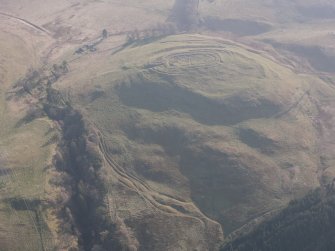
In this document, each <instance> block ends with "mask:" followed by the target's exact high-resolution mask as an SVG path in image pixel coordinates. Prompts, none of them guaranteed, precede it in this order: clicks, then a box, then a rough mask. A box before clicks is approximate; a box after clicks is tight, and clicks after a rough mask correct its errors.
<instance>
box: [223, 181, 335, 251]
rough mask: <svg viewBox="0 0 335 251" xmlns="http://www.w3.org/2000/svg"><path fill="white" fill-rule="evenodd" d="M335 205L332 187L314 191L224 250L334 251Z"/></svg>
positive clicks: (228, 244)
mask: <svg viewBox="0 0 335 251" xmlns="http://www.w3.org/2000/svg"><path fill="white" fill-rule="evenodd" d="M334 203H335V198H334V188H333V187H328V188H322V189H318V190H315V191H313V192H311V193H309V194H308V195H307V196H306V197H304V198H302V199H300V200H295V201H292V202H291V203H290V204H289V205H288V207H287V208H285V209H284V210H283V211H281V212H280V213H279V214H278V215H276V216H275V217H273V218H272V219H270V220H267V221H266V222H264V223H262V224H261V225H260V226H258V227H257V228H256V229H255V230H253V231H251V232H250V233H247V234H243V235H242V236H240V237H238V238H236V239H235V240H233V241H232V242H230V243H227V244H226V245H225V247H224V248H222V249H221V250H222V251H230V250H236V251H237V250H239V251H242V250H260V251H261V250H274V251H277V250H278V251H279V250H288V251H290V250H292V251H293V250H306V251H308V250H313V251H321V250H332V249H333V248H334V245H335V243H334V238H333V236H334V234H335V228H334V221H335V214H334V205H335V204H334Z"/></svg>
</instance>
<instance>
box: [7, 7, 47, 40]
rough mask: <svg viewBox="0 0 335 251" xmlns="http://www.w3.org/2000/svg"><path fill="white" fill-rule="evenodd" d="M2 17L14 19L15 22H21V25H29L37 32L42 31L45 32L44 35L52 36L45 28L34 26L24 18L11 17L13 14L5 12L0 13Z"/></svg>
mask: <svg viewBox="0 0 335 251" xmlns="http://www.w3.org/2000/svg"><path fill="white" fill-rule="evenodd" d="M0 15H1V16H5V17H9V18H12V19H15V20H17V21H20V22H21V23H24V24H26V25H28V26H30V27H32V28H34V29H35V30H38V31H40V32H43V33H44V34H46V35H48V36H49V35H50V32H49V31H48V30H46V29H44V28H43V27H41V26H38V25H36V24H34V23H32V22H30V21H28V20H26V19H23V18H20V17H17V16H14V15H11V14H8V13H4V12H0Z"/></svg>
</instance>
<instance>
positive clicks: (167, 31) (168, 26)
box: [127, 23, 178, 43]
mask: <svg viewBox="0 0 335 251" xmlns="http://www.w3.org/2000/svg"><path fill="white" fill-rule="evenodd" d="M177 32H178V28H177V26H176V25H175V24H174V23H165V24H161V23H159V24H157V25H156V26H155V27H153V28H151V29H146V30H142V31H140V30H138V29H135V30H133V31H131V32H129V33H128V34H127V43H134V42H138V41H141V40H150V39H154V38H159V37H164V36H169V35H173V34H176V33H177Z"/></svg>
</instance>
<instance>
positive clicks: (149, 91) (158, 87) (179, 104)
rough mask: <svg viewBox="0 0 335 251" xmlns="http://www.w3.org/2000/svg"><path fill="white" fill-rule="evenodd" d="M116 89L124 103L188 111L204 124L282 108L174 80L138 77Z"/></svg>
mask: <svg viewBox="0 0 335 251" xmlns="http://www.w3.org/2000/svg"><path fill="white" fill-rule="evenodd" d="M117 93H118V95H119V97H120V99H121V101H122V103H123V104H125V105H127V106H131V107H136V108H140V109H147V110H150V111H153V112H164V111H168V110H175V111H178V112H181V113H186V114H189V115H190V116H191V117H192V118H193V119H194V120H195V121H197V122H199V123H202V124H205V125H227V126H229V125H234V124H238V123H240V122H242V121H245V120H248V119H256V118H263V117H264V118H267V117H272V116H274V115H275V114H277V113H278V112H279V111H280V110H281V106H280V105H279V104H275V103H273V102H272V101H270V100H268V99H265V98H262V97H259V98H257V99H251V98H250V97H249V96H248V95H247V94H244V93H241V94H240V95H233V96H230V97H227V98H224V99H214V98H213V99H212V98H209V97H206V96H204V95H201V94H199V93H196V92H193V91H192V90H189V89H185V88H182V87H180V86H177V85H176V84H173V83H171V82H170V83H167V82H166V83H151V82H144V81H139V82H137V83H135V82H131V83H128V84H122V85H120V86H118V87H117Z"/></svg>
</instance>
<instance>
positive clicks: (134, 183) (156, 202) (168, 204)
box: [98, 132, 216, 226]
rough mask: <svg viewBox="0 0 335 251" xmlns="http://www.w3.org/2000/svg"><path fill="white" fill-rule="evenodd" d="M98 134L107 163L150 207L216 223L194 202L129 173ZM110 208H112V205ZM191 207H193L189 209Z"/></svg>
mask: <svg viewBox="0 0 335 251" xmlns="http://www.w3.org/2000/svg"><path fill="white" fill-rule="evenodd" d="M98 136H99V148H100V151H101V153H102V154H103V156H104V160H105V162H106V164H107V165H108V166H110V167H111V168H112V169H113V171H114V172H115V173H116V174H117V176H118V177H117V178H118V180H119V182H120V183H122V184H123V185H125V186H126V187H127V188H128V189H130V190H132V191H135V192H136V193H137V194H138V195H139V196H140V197H141V199H142V200H143V201H144V202H145V203H146V204H147V205H148V206H149V207H152V208H153V209H154V210H155V211H159V212H162V213H164V214H169V215H171V214H172V215H176V216H180V217H186V218H192V219H195V220H197V221H200V222H201V224H202V225H203V226H207V224H208V222H212V223H216V222H215V221H213V220H211V219H209V218H208V217H206V216H205V215H203V214H202V213H201V212H200V211H199V210H198V209H197V208H196V207H195V206H194V205H193V203H190V202H183V201H180V200H178V199H176V198H173V197H171V196H167V195H164V194H161V193H159V192H157V191H155V190H153V189H152V188H151V187H150V186H149V185H148V184H147V183H146V182H145V181H144V180H142V179H140V178H139V177H137V176H135V175H133V174H130V173H127V172H126V171H125V170H124V168H123V167H121V166H120V165H119V164H117V163H116V162H115V161H114V160H113V158H112V157H111V156H110V153H109V151H108V147H107V145H106V142H105V141H104V137H103V135H102V134H101V133H100V132H99V133H98ZM108 201H109V200H108ZM175 207H178V208H182V209H183V212H181V211H179V210H177V209H176V208H175ZM109 208H111V207H110V205H109ZM190 208H192V209H191V210H188V209H190Z"/></svg>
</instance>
